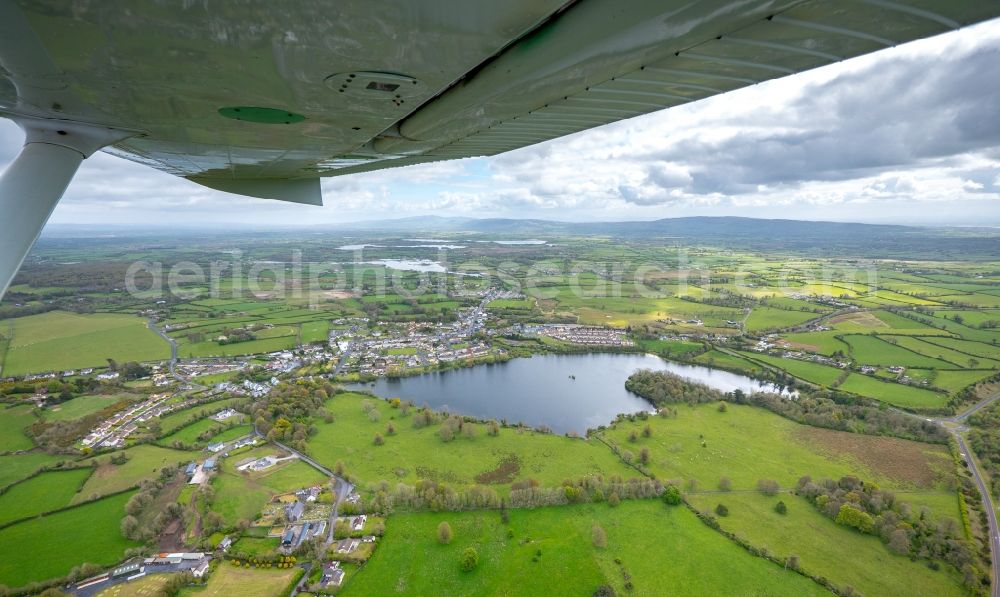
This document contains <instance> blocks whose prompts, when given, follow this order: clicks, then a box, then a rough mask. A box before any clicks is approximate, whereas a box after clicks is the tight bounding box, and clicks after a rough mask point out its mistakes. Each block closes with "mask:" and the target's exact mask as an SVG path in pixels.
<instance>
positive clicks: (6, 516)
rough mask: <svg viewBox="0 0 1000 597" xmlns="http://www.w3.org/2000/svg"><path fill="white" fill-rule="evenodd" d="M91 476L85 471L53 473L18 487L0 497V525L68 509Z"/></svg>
mask: <svg viewBox="0 0 1000 597" xmlns="http://www.w3.org/2000/svg"><path fill="white" fill-rule="evenodd" d="M92 472H93V470H92V469H90V468H89V467H88V468H83V469H76V470H70V471H55V472H50V473H42V474H40V475H38V476H37V477H35V478H33V479H29V480H27V481H24V482H23V483H18V484H17V485H15V486H13V487H11V488H10V489H9V490H7V491H6V492H5V493H3V495H0V524H6V523H8V522H11V521H14V520H18V519H21V518H25V517H27V516H36V515H38V514H41V513H43V512H50V511H52V510H58V509H59V508H62V507H64V506H68V505H69V502H70V500H71V499H73V497H74V496H75V495H76V491H77V489H79V488H80V486H81V485H82V484H83V482H84V480H86V478H87V477H89V476H90V474H91V473H92Z"/></svg>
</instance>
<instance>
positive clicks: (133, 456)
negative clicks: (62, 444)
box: [73, 444, 203, 503]
mask: <svg viewBox="0 0 1000 597" xmlns="http://www.w3.org/2000/svg"><path fill="white" fill-rule="evenodd" d="M124 452H125V455H126V456H127V457H128V462H126V463H125V464H121V465H116V464H111V463H109V462H108V460H109V458H110V457H109V456H98V457H94V458H90V459H88V460H85V461H84V462H86V463H88V464H89V463H91V462H93V461H94V460H97V461H98V462H99V463H100V465H99V466H98V467H97V469H96V470H95V471H94V474H93V475H91V476H90V478H89V479H87V482H86V483H85V484H84V486H83V490H82V491H81V492H80V493H79V494H77V497H76V499H74V500H73V501H74V502H75V503H79V502H81V501H84V500H86V499H89V498H90V496H92V495H94V494H97V495H105V494H108V493H114V492H116V491H121V490H123V489H127V488H129V487H132V486H134V485H137V484H138V483H139V482H140V481H142V480H143V479H149V478H152V477H155V476H156V475H158V474H159V470H160V469H161V468H163V467H164V466H170V465H175V464H180V463H186V462H190V461H192V460H195V459H198V458H201V457H202V456H203V454H202V453H201V452H185V451H183V450H173V449H169V448H161V447H159V446H153V445H149V444H145V445H140V446H135V447H133V448H128V449H127V450H124Z"/></svg>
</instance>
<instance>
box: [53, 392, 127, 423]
mask: <svg viewBox="0 0 1000 597" xmlns="http://www.w3.org/2000/svg"><path fill="white" fill-rule="evenodd" d="M142 398H143V396H140V395H137V394H95V395H93V396H78V397H76V398H73V399H72V400H68V401H66V402H63V403H61V404H57V405H56V406H54V407H52V408H46V409H45V410H43V411H42V418H43V419H45V420H46V421H72V420H74V419H79V418H81V417H85V416H87V415H89V414H93V413H96V412H98V411H100V410H103V409H105V408H107V407H109V406H111V405H113V404H117V403H118V402H120V401H122V400H128V401H134V400H140V399H142Z"/></svg>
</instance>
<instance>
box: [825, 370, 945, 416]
mask: <svg viewBox="0 0 1000 597" xmlns="http://www.w3.org/2000/svg"><path fill="white" fill-rule="evenodd" d="M837 389H839V390H843V391H845V392H853V393H855V394H858V395H861V396H867V397H869V398H874V399H876V400H881V401H882V402H885V403H887V404H892V405H895V406H902V407H904V408H916V409H920V408H942V407H944V406H945V405H946V404H947V402H948V398H947V396H945V395H943V394H938V393H937V392H932V391H931V390H925V389H923V388H917V387H913V386H906V385H903V384H898V383H892V382H886V381H880V380H878V379H875V378H874V377H869V376H867V375H862V374H860V373H851V374H850V375H849V376H848V377H847V379H846V380H844V382H843V383H842V384H840V386H838V388H837Z"/></svg>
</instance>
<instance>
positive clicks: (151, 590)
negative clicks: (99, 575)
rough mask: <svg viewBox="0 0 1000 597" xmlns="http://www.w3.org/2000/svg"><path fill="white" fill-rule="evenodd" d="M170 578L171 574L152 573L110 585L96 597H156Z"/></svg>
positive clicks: (160, 593)
mask: <svg viewBox="0 0 1000 597" xmlns="http://www.w3.org/2000/svg"><path fill="white" fill-rule="evenodd" d="M169 579H170V575H169V574H150V575H146V576H144V577H142V578H140V579H137V580H133V581H130V582H127V583H123V584H118V585H114V586H112V587H108V588H106V589H104V590H103V591H101V592H100V593H98V594H97V596H96V597H156V596H158V595H162V590H163V588H164V587H165V586H166V584H167V580H169Z"/></svg>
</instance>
